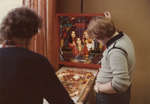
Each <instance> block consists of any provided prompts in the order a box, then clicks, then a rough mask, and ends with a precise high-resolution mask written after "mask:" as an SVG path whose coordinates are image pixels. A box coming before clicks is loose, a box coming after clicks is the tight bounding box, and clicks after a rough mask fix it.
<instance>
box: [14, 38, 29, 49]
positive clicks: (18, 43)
mask: <svg viewBox="0 0 150 104" xmlns="http://www.w3.org/2000/svg"><path fill="white" fill-rule="evenodd" d="M12 40H13V41H14V42H15V44H16V46H17V47H23V48H26V47H27V46H28V44H29V40H27V39H18V38H13V39H12Z"/></svg>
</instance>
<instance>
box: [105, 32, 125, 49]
mask: <svg viewBox="0 0 150 104" xmlns="http://www.w3.org/2000/svg"><path fill="white" fill-rule="evenodd" d="M122 36H123V33H122V32H119V33H118V35H116V36H114V37H113V38H111V39H110V40H109V41H108V42H107V43H106V47H107V48H108V47H109V46H110V45H111V44H113V43H114V42H115V41H116V40H118V39H120V38H121V37H122Z"/></svg>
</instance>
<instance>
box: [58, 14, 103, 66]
mask: <svg viewBox="0 0 150 104" xmlns="http://www.w3.org/2000/svg"><path fill="white" fill-rule="evenodd" d="M96 16H102V14H100V15H96ZM93 17H95V15H84V14H82V15H81V14H79V15H68V14H62V15H61V14H59V15H57V22H58V26H57V27H58V35H59V41H60V44H59V51H60V61H65V62H75V63H84V64H99V60H100V59H101V57H102V52H103V50H104V46H103V44H102V43H98V42H97V41H96V40H93V39H92V38H90V37H89V35H90V34H88V33H87V31H86V29H87V26H88V24H89V21H90V20H91V19H92V18H93Z"/></svg>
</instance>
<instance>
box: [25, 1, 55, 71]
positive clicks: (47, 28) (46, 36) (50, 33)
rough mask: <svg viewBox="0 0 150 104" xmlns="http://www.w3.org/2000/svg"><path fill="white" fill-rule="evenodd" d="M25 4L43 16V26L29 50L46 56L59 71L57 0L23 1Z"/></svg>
mask: <svg viewBox="0 0 150 104" xmlns="http://www.w3.org/2000/svg"><path fill="white" fill-rule="evenodd" d="M23 4H24V5H25V6H27V7H29V8H32V9H33V10H35V11H36V12H37V13H38V14H39V16H41V18H42V21H43V24H42V28H41V29H40V31H39V33H38V34H37V35H36V36H35V37H33V39H32V41H31V44H30V46H29V48H30V49H31V50H33V51H35V52H37V53H40V54H42V55H44V56H46V57H47V58H48V59H49V61H50V63H51V64H52V65H53V67H54V68H55V70H57V69H58V52H57V48H56V47H57V46H58V44H57V42H58V41H57V39H58V38H57V35H55V34H56V32H55V14H56V12H55V0H23Z"/></svg>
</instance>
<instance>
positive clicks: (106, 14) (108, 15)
mask: <svg viewBox="0 0 150 104" xmlns="http://www.w3.org/2000/svg"><path fill="white" fill-rule="evenodd" d="M104 16H105V17H106V18H108V19H111V13H110V12H109V11H106V12H104Z"/></svg>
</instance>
